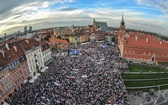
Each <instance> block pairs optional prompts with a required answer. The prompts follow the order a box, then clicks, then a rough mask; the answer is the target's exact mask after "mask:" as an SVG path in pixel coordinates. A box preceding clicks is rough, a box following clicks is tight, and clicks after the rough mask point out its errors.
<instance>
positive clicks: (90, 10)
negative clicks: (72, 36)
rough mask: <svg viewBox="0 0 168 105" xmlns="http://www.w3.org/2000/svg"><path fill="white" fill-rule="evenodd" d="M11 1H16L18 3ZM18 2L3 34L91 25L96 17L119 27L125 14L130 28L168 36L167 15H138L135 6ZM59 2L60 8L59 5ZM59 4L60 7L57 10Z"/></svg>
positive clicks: (5, 17) (1, 21)
mask: <svg viewBox="0 0 168 105" xmlns="http://www.w3.org/2000/svg"><path fill="white" fill-rule="evenodd" d="M11 1H15V2H16V0H11ZM123 1H126V0H123ZM139 1H140V2H141V1H142V0H139ZM15 2H12V3H14V6H13V5H11V7H8V8H6V11H7V12H4V13H3V14H2V15H0V29H1V34H4V33H7V34H8V33H12V32H17V31H19V30H20V31H23V27H24V26H32V27H33V29H41V28H50V27H59V26H71V25H73V24H74V25H80V26H81V25H88V24H92V21H93V18H95V19H96V21H104V22H107V24H108V26H113V27H119V25H120V21H121V13H122V12H124V18H125V22H126V27H127V28H133V29H140V30H147V31H154V32H158V33H161V34H165V35H166V34H167V33H168V31H167V30H165V27H168V24H167V23H168V21H167V19H166V16H156V15H151V14H148V13H146V12H143V11H141V12H138V11H136V10H135V9H134V7H133V8H131V7H130V8H129V9H117V8H112V7H101V6H100V7H99V6H98V7H84V8H82V7H80V6H74V5H67V4H66V3H71V2H75V1H74V0H22V2H21V3H15ZM140 2H139V3H140ZM58 3H59V5H56V4H58ZM55 5H56V7H54V8H53V6H55ZM0 6H1V4H0ZM137 8H138V6H137ZM148 9H150V8H148ZM4 10H5V9H4ZM1 12H2V11H0V13H1ZM153 17H154V18H153Z"/></svg>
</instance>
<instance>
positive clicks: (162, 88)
mask: <svg viewBox="0 0 168 105" xmlns="http://www.w3.org/2000/svg"><path fill="white" fill-rule="evenodd" d="M160 89H161V90H164V89H168V85H167V86H161V87H160Z"/></svg>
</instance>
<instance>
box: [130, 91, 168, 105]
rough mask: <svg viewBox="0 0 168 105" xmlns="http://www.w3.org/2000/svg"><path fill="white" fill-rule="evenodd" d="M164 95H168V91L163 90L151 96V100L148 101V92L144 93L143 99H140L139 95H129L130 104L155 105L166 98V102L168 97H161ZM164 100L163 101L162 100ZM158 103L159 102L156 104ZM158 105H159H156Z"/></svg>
mask: <svg viewBox="0 0 168 105" xmlns="http://www.w3.org/2000/svg"><path fill="white" fill-rule="evenodd" d="M164 93H168V90H161V91H156V92H155V95H153V96H150V100H149V101H147V99H146V96H147V94H148V93H147V92H144V93H143V95H142V96H141V97H139V96H138V95H136V96H134V95H133V94H129V95H128V97H129V102H130V105H154V102H155V101H156V100H157V99H158V102H159V101H160V99H161V98H164V100H167V99H168V96H166V97H162V96H161V95H163V94H164ZM163 96H164V95H163ZM162 100H163V99H162ZM167 101H168V100H167ZM156 103H157V102H156ZM160 103H162V101H160ZM156 105H157V104H156Z"/></svg>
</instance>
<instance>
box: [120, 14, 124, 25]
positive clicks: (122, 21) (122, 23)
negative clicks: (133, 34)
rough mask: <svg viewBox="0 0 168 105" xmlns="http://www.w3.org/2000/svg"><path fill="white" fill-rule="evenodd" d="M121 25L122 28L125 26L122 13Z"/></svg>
mask: <svg viewBox="0 0 168 105" xmlns="http://www.w3.org/2000/svg"><path fill="white" fill-rule="evenodd" d="M121 25H122V26H125V21H124V15H123V13H122V20H121Z"/></svg>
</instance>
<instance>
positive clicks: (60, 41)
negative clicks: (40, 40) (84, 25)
mask: <svg viewBox="0 0 168 105" xmlns="http://www.w3.org/2000/svg"><path fill="white" fill-rule="evenodd" d="M49 41H50V42H56V43H60V44H68V42H67V40H61V39H57V38H49Z"/></svg>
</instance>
